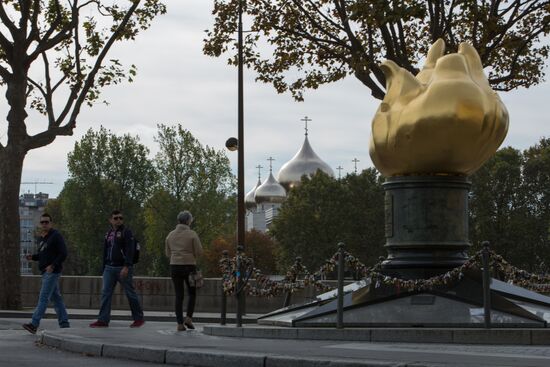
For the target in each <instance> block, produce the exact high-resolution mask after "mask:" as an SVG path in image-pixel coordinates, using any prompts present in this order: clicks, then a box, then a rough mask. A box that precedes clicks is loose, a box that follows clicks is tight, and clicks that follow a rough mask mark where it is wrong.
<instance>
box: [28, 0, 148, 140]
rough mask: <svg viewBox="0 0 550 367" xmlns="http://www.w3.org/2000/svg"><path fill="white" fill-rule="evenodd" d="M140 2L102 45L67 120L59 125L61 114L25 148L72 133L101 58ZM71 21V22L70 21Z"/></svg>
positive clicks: (74, 91) (105, 54) (131, 8)
mask: <svg viewBox="0 0 550 367" xmlns="http://www.w3.org/2000/svg"><path fill="white" fill-rule="evenodd" d="M139 4H140V0H136V1H134V2H133V4H132V6H130V8H129V9H128V11H127V12H126V14H125V15H124V18H123V19H122V20H121V22H120V24H119V25H118V27H117V29H116V30H115V31H114V32H113V33H112V34H111V37H110V38H109V40H108V41H107V42H106V43H105V45H104V46H103V49H102V50H101V52H100V53H99V55H98V57H97V59H96V61H95V64H94V66H93V68H92V70H91V71H90V73H89V74H88V76H87V78H86V81H85V82H84V86H83V87H82V88H81V89H80V91H79V92H78V97H77V98H76V102H75V104H74V106H73V107H72V113H71V115H70V117H69V121H67V123H66V124H65V125H63V126H61V123H62V122H63V120H64V119H65V117H66V114H65V115H64V114H61V115H60V116H59V117H58V118H57V120H56V122H55V123H54V127H48V130H46V131H43V132H41V133H39V134H37V135H34V136H30V137H29V138H28V139H27V141H26V144H25V147H26V148H27V150H31V149H35V148H39V147H42V146H44V145H47V144H49V143H51V142H52V141H53V140H54V139H55V137H56V136H63V135H69V136H70V135H72V134H73V129H74V128H75V126H76V118H77V116H78V114H79V113H80V108H81V106H82V103H84V101H85V100H86V96H87V94H88V91H89V90H90V88H92V87H93V85H94V82H95V76H96V75H97V73H98V71H99V70H100V69H101V66H102V63H103V60H104V59H105V57H106V56H107V53H108V52H109V50H110V49H111V47H112V46H113V44H114V43H115V41H116V40H117V39H118V38H119V36H120V34H121V33H122V32H123V30H124V28H126V26H127V25H128V22H129V21H130V18H131V17H132V15H133V14H134V13H135V11H136V9H137V8H138V6H139ZM71 23H72V22H71ZM75 93H77V92H76V88H75V89H73V90H72V92H71V96H70V97H69V100H70V99H72V97H73V95H74V94H75Z"/></svg>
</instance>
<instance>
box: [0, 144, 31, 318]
mask: <svg viewBox="0 0 550 367" xmlns="http://www.w3.org/2000/svg"><path fill="white" fill-rule="evenodd" d="M24 159H25V152H21V151H20V150H19V149H17V148H15V149H11V147H7V148H4V149H1V150H0V247H1V248H2V249H1V254H2V256H0V309H4V310H6V309H7V310H16V309H20V308H21V272H20V266H21V259H20V253H21V249H20V228H19V186H20V184H21V173H22V169H23V160H24Z"/></svg>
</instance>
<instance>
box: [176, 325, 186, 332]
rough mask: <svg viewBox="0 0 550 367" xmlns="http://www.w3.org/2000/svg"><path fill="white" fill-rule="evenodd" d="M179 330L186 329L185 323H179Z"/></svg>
mask: <svg viewBox="0 0 550 367" xmlns="http://www.w3.org/2000/svg"><path fill="white" fill-rule="evenodd" d="M177 330H178V331H185V325H183V324H178V327H177Z"/></svg>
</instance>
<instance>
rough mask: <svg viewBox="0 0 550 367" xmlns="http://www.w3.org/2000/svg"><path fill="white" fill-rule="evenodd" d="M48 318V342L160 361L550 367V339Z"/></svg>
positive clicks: (215, 365)
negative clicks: (406, 339)
mask: <svg viewBox="0 0 550 367" xmlns="http://www.w3.org/2000/svg"><path fill="white" fill-rule="evenodd" d="M49 321H50V324H51V325H52V328H51V329H50V328H48V327H47V326H44V327H46V330H43V331H41V332H40V335H39V336H38V338H39V339H40V340H41V341H42V342H43V343H44V344H46V345H49V346H54V347H57V348H60V349H63V350H66V351H72V352H77V353H82V354H85V355H90V356H102V357H110V358H124V359H134V360H140V361H149V362H154V363H158V364H177V365H184V366H195V367H199V366H203V367H221V366H223V367H233V366H234V367H246V366H258V367H283V366H285V367H317V366H319V367H321V366H323V367H331V366H338V367H359V366H362V367H365V366H368V367H382V366H385V367H389V366H399V367H435V366H467V367H473V366H476V367H481V366H492V367H496V366H499V367H504V366H514V367H522V366H540V367H542V366H544V367H547V366H550V347H545V346H540V347H537V346H492V345H484V346H479V345H467V344H460V345H457V344H453V345H450V344H422V343H407V344H405V343H372V342H361V341H335V340H289V339H265V338H238V337H219V336H211V335H205V334H204V333H202V329H203V326H204V325H197V326H198V328H197V330H195V331H184V332H176V331H175V326H176V325H175V323H173V322H171V323H167V322H147V323H146V324H145V325H144V326H143V327H142V328H139V329H131V328H129V327H128V322H127V321H113V322H111V325H110V327H109V328H104V329H92V328H89V327H87V324H86V322H85V321H84V320H75V321H74V322H73V327H72V328H70V329H58V328H56V327H55V324H54V322H55V321H54V320H49ZM233 327H234V326H228V328H233ZM248 327H249V326H246V325H245V326H244V328H248ZM37 335H38V334H37ZM29 336H31V335H29Z"/></svg>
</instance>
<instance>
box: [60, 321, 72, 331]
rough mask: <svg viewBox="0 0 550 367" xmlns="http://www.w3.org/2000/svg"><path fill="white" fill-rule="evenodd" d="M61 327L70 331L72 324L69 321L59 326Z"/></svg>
mask: <svg viewBox="0 0 550 367" xmlns="http://www.w3.org/2000/svg"><path fill="white" fill-rule="evenodd" d="M59 327H60V328H61V329H68V328H70V327H71V324H69V322H68V321H67V322H62V323H61V324H59Z"/></svg>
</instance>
